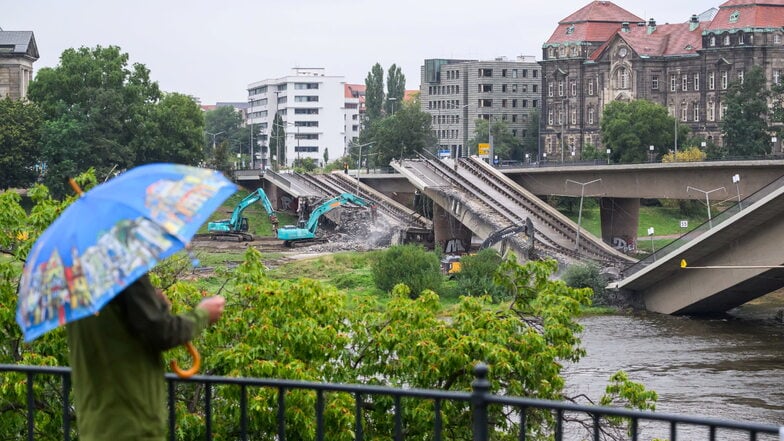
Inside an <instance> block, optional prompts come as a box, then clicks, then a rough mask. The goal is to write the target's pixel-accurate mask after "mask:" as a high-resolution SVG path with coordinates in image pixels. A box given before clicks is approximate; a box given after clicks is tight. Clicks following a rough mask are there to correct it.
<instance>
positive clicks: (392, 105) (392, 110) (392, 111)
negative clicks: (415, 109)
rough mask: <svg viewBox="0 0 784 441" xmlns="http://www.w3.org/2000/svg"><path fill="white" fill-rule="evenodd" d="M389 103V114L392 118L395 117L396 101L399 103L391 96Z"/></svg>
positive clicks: (388, 99)
mask: <svg viewBox="0 0 784 441" xmlns="http://www.w3.org/2000/svg"><path fill="white" fill-rule="evenodd" d="M387 101H389V113H390V115H391V116H394V115H395V101H397V98H395V97H393V96H391V97H389V98H387Z"/></svg>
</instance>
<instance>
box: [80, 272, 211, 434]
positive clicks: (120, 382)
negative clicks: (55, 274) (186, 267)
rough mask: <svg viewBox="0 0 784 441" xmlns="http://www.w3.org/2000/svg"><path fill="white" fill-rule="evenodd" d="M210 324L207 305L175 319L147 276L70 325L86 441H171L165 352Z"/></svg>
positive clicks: (82, 427)
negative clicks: (168, 422) (167, 440)
mask: <svg viewBox="0 0 784 441" xmlns="http://www.w3.org/2000/svg"><path fill="white" fill-rule="evenodd" d="M207 324H208V314H207V311H205V310H203V309H201V308H195V309H194V310H192V311H190V312H187V313H185V314H180V315H176V316H175V315H172V314H171V313H170V312H169V305H168V303H167V302H166V301H165V300H164V299H163V298H162V297H161V296H159V295H158V294H156V292H155V289H154V287H153V286H152V284H151V283H150V279H149V278H148V277H147V275H144V276H143V277H141V278H140V279H139V280H137V281H135V282H134V283H133V284H131V285H129V286H128V287H127V288H126V289H125V290H123V291H122V292H121V293H120V294H118V295H117V296H116V297H115V298H114V299H112V300H111V301H110V302H109V303H108V304H107V305H106V306H104V308H103V309H101V311H100V312H99V313H98V314H96V315H93V316H90V317H86V318H83V319H81V320H76V321H74V322H71V323H69V324H68V325H67V326H66V328H67V332H68V346H69V358H70V364H71V370H72V380H73V390H74V399H75V405H76V424H77V428H78V430H79V439H80V440H81V441H123V440H135V441H153V440H155V441H163V440H165V439H166V433H167V411H166V381H165V379H164V372H165V370H164V369H165V367H164V362H163V351H165V350H167V349H171V348H173V347H176V346H178V345H181V344H184V343H186V342H188V341H190V340H191V339H193V338H194V337H195V336H197V335H198V334H199V333H200V332H201V331H202V330H203V329H204V328H206V327H207Z"/></svg>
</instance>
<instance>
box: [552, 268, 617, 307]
mask: <svg viewBox="0 0 784 441" xmlns="http://www.w3.org/2000/svg"><path fill="white" fill-rule="evenodd" d="M561 279H562V280H563V281H564V283H566V285H567V286H570V287H572V288H591V289H592V290H593V299H594V304H597V305H601V304H604V297H605V296H604V294H605V289H604V288H605V286H607V279H606V278H605V277H604V275H602V274H601V273H600V272H599V267H598V266H597V265H596V264H593V263H579V264H575V265H571V266H569V267H568V268H566V271H564V274H563V277H561Z"/></svg>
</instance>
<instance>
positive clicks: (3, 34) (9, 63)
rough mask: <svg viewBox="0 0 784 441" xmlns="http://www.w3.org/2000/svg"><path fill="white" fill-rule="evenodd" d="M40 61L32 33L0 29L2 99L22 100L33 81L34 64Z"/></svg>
mask: <svg viewBox="0 0 784 441" xmlns="http://www.w3.org/2000/svg"><path fill="white" fill-rule="evenodd" d="M36 60H38V46H36V44H35V37H34V36H33V33H32V32H31V31H3V30H2V29H0V99H3V98H5V97H11V99H15V100H18V99H22V98H25V97H26V96H27V86H28V85H29V84H30V80H32V79H33V63H34V62H35V61H36Z"/></svg>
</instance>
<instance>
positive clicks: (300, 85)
mask: <svg viewBox="0 0 784 441" xmlns="http://www.w3.org/2000/svg"><path fill="white" fill-rule="evenodd" d="M318 88H319V83H294V89H296V90H312V89H318Z"/></svg>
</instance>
